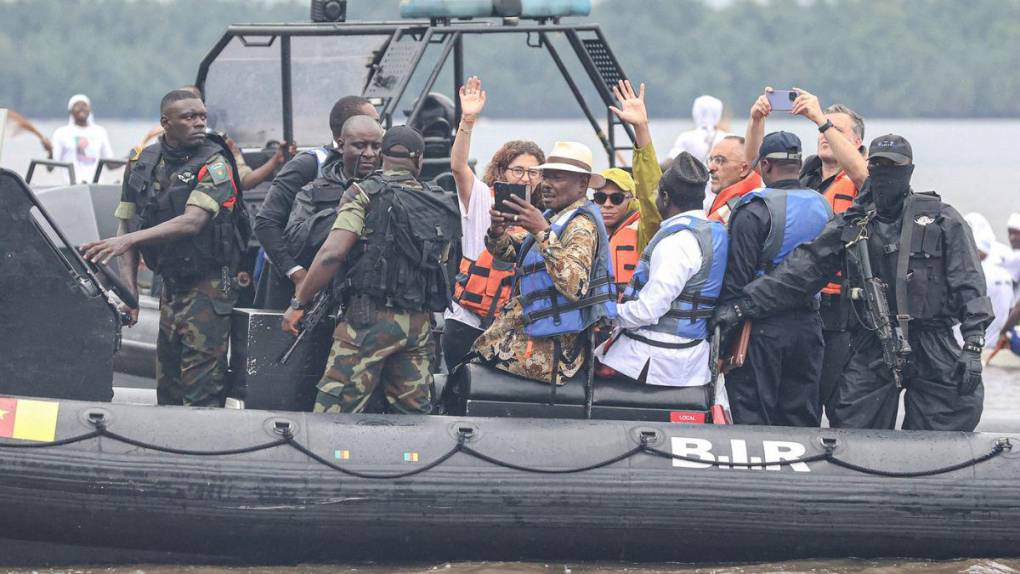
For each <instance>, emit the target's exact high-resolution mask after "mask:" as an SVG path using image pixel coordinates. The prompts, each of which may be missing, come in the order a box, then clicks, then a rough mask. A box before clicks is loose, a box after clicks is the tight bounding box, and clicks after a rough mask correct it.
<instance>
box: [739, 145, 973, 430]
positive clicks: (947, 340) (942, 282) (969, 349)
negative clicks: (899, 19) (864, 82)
mask: <svg viewBox="0 0 1020 574" xmlns="http://www.w3.org/2000/svg"><path fill="white" fill-rule="evenodd" d="M913 170H914V165H913V152H912V150H911V148H910V144H909V143H908V142H907V140H905V139H904V138H902V137H901V136H897V135H893V134H889V135H884V136H881V137H878V138H876V139H875V140H874V141H872V142H871V146H870V148H869V153H868V172H869V174H870V175H869V177H868V180H867V181H866V182H865V185H864V189H863V190H862V195H861V198H860V199H861V200H862V201H861V202H860V203H858V204H855V205H854V206H853V207H851V208H850V209H848V210H847V211H846V213H844V214H842V215H837V216H836V217H835V218H833V220H832V221H831V222H829V224H828V225H827V226H826V228H825V230H824V231H822V233H821V235H819V237H818V238H817V239H816V240H814V241H812V242H810V243H807V244H805V245H802V246H801V247H800V248H798V249H797V250H796V251H794V253H793V254H791V255H790V257H787V258H786V260H785V261H784V262H783V263H782V264H781V265H779V266H778V267H777V268H776V269H774V270H773V271H771V272H770V273H769V274H768V275H765V276H764V277H761V278H759V279H757V280H755V281H754V282H752V283H750V284H748V285H747V286H745V287H744V288H743V290H742V294H741V297H740V298H739V299H738V301H737V303H736V304H737V305H738V306H739V307H740V308H741V310H742V312H743V314H744V316H747V317H760V316H767V315H770V314H773V313H776V312H780V311H782V310H783V309H788V308H790V306H791V305H792V304H795V303H796V302H797V301H800V300H802V299H803V298H804V297H807V296H809V295H810V294H813V293H815V292H817V291H818V290H819V289H820V288H821V287H822V286H823V285H824V284H825V283H826V281H829V280H830V279H831V278H832V277H833V276H834V275H835V274H836V272H837V271H839V270H841V269H845V270H846V272H847V273H846V275H847V284H848V285H849V287H850V289H849V291H850V293H861V292H862V288H863V287H864V286H865V285H864V281H863V278H862V274H863V273H865V272H866V271H867V269H866V267H865V266H863V265H861V264H860V261H862V260H863V257H862V256H861V252H862V250H861V248H862V246H863V247H866V248H867V249H866V251H867V254H868V256H867V261H868V262H869V263H870V269H871V271H872V273H873V274H874V276H875V277H877V278H878V279H879V280H881V281H882V282H883V283H884V284H885V285H887V286H888V287H887V289H886V290H885V291H886V297H885V298H886V299H887V300H888V307H889V308H888V315H887V317H888V319H889V322H890V324H891V325H892V327H893V328H894V329H895V332H896V334H898V337H896V339H900V338H902V339H901V340H905V341H906V343H907V345H902V344H896V345H895V349H896V360H895V361H893V365H890V364H889V363H888V362H887V361H886V360H885V358H884V357H883V352H882V339H880V338H879V335H878V332H877V331H876V328H875V327H876V325H875V323H876V321H875V317H871V316H869V311H870V312H872V313H873V312H874V310H873V309H871V308H870V307H869V306H867V304H866V303H865V301H863V300H861V298H859V297H851V304H852V305H853V307H854V310H855V312H854V313H852V314H851V316H852V317H853V318H854V320H853V321H851V325H850V331H851V337H852V341H853V344H852V346H851V354H850V359H849V362H848V363H847V365H846V368H845V373H846V375H845V377H844V379H843V381H842V382H840V384H839V387H838V388H837V390H836V399H835V408H834V409H833V410H832V413H831V415H830V421H829V422H830V423H831V424H832V426H834V427H849V428H881V429H891V428H893V426H894V425H895V424H896V411H897V408H898V402H899V392H900V386H902V387H903V388H905V389H906V394H905V396H904V400H903V403H904V407H905V411H906V412H905V417H904V419H903V428H904V429H930V430H958V431H972V430H974V427H975V426H976V425H977V423H978V421H979V420H980V418H981V410H982V406H983V401H984V389H983V387H982V384H981V348H982V347H983V346H984V332H985V329H986V328H987V327H988V325H989V324H990V323H991V321H992V307H991V302H990V301H989V299H988V297H987V295H986V293H985V290H986V286H985V280H984V275H983V273H982V271H981V264H980V262H979V260H978V255H977V250H976V248H975V246H974V239H973V237H972V236H971V232H970V228H969V226H968V225H966V223H965V221H964V219H963V217H961V216H960V214H959V213H958V212H957V211H956V210H955V209H953V208H952V207H950V206H949V205H947V204H946V203H944V202H943V201H942V200H941V199H940V198H939V196H938V195H936V194H935V193H930V192H929V193H915V192H913V191H912V190H911V189H910V178H911V175H912V173H913ZM858 257H861V259H858ZM844 292H846V291H844ZM755 320H757V319H755ZM957 323H959V324H960V332H961V334H962V335H963V339H964V346H963V348H962V349H961V348H960V346H959V345H958V344H957V343H956V340H955V339H954V337H953V334H952V328H953V325H955V324H957ZM897 377H899V378H900V383H901V384H897Z"/></svg>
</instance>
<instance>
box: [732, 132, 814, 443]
mask: <svg viewBox="0 0 1020 574" xmlns="http://www.w3.org/2000/svg"><path fill="white" fill-rule="evenodd" d="M754 165H755V166H756V167H758V168H759V171H760V173H761V177H762V181H764V183H765V187H764V188H762V189H759V190H755V191H752V192H750V193H748V194H746V195H744V196H743V197H742V198H741V200H740V202H739V203H737V205H736V206H735V207H734V209H733V212H732V215H731V216H730V224H729V228H730V246H729V256H728V258H727V265H726V276H725V279H724V281H723V292H722V297H721V298H720V300H721V301H722V303H721V304H720V305H719V307H718V308H717V309H716V318H715V321H716V323H718V324H719V326H720V328H721V330H722V331H724V337H723V340H724V341H726V337H725V331H728V330H730V329H732V328H733V327H736V326H737V324H738V323H741V322H742V321H743V320H744V318H745V316H746V315H747V314H746V312H745V310H744V305H743V297H744V295H743V288H744V286H745V285H747V284H748V283H750V282H751V281H753V280H754V279H755V278H756V277H758V276H760V275H762V274H764V273H767V272H768V271H770V270H771V269H773V268H774V267H775V266H776V265H779V264H780V263H781V262H782V261H783V260H784V259H785V258H786V257H787V255H789V254H790V252H792V251H793V250H794V248H796V247H797V246H798V245H800V244H801V243H805V242H808V241H811V240H812V239H814V238H815V237H816V236H817V235H818V233H819V232H821V230H822V228H823V227H825V223H826V222H827V221H828V220H829V217H830V216H831V213H832V212H831V209H830V208H829V204H828V203H827V202H826V201H825V199H824V198H823V197H822V196H821V195H819V194H818V193H817V192H816V191H814V190H810V189H804V188H803V187H802V186H801V184H800V182H799V181H798V179H797V178H798V175H799V174H800V168H801V145H800V139H798V138H797V136H795V135H793V134H791V133H788V132H773V133H770V134H769V135H767V136H765V138H764V139H763V140H762V144H761V148H760V149H759V151H758V158H757V159H756V160H755V162H754ZM816 293H817V290H816V291H815V292H812V293H807V294H805V295H804V296H803V297H801V298H800V300H799V301H797V302H796V304H794V305H791V306H790V307H788V308H786V309H784V310H783V311H782V312H780V313H775V314H772V315H770V316H760V317H758V318H755V320H754V321H753V322H752V327H751V338H750V343H749V345H748V348H747V359H746V361H745V363H744V365H743V366H742V367H740V368H738V369H734V370H733V371H731V372H730V373H728V374H727V375H726V389H727V392H728V393H729V398H730V408H731V410H732V413H733V421H734V422H735V423H737V424H760V425H782V426H818V425H819V423H820V422H821V411H820V409H819V404H818V380H819V377H820V376H821V368H822V352H823V350H824V343H823V341H822V326H821V320H820V319H819V317H818V300H817V297H816Z"/></svg>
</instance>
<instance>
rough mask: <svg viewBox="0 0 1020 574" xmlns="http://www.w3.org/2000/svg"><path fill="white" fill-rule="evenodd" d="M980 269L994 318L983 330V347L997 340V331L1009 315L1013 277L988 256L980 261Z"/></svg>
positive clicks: (993, 345) (992, 346)
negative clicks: (983, 276) (985, 329)
mask: <svg viewBox="0 0 1020 574" xmlns="http://www.w3.org/2000/svg"><path fill="white" fill-rule="evenodd" d="M981 269H982V270H983V271H984V272H985V283H986V285H987V287H988V298H989V299H991V300H992V311H993V312H994V313H995V319H993V320H992V324H991V325H989V326H988V330H987V331H985V347H991V348H994V347H995V345H996V343H998V341H999V331H1001V330H1002V326H1003V325H1005V324H1006V317H1008V316H1009V308H1010V305H1011V304H1012V303H1013V277H1012V276H1011V275H1010V273H1009V271H1007V270H1006V269H1005V268H1003V267H1002V266H1001V265H999V264H997V263H996V262H995V261H993V260H992V259H991V258H990V257H986V258H985V260H984V261H982V262H981Z"/></svg>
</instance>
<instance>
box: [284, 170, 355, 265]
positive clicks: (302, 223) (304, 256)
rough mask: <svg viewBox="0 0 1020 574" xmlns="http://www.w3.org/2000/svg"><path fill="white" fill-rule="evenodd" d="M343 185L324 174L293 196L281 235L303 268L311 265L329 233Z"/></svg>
mask: <svg viewBox="0 0 1020 574" xmlns="http://www.w3.org/2000/svg"><path fill="white" fill-rule="evenodd" d="M346 187H347V186H346V183H342V182H340V181H337V179H335V178H331V177H328V176H325V177H320V178H318V179H315V180H313V181H312V182H310V183H308V184H307V185H305V186H304V187H302V188H301V189H300V190H298V192H297V194H296V195H295V196H294V205H293V206H292V207H291V210H290V217H288V218H287V226H286V227H285V228H284V230H283V239H284V241H285V242H286V244H287V250H288V251H289V252H290V255H291V256H292V257H293V258H294V259H295V260H296V261H297V262H298V264H299V265H301V266H302V267H304V268H305V269H308V268H309V267H311V265H312V261H313V260H314V259H315V254H316V253H318V252H319V248H320V247H322V244H323V243H325V242H326V238H327V237H329V233H330V231H332V229H333V222H334V221H336V213H337V209H338V207H339V204H340V199H341V198H342V197H343V194H344V191H345V189H346Z"/></svg>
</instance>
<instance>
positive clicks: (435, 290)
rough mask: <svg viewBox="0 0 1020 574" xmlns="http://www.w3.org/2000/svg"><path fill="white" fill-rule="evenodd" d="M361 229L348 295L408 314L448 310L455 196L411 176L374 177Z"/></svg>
mask: <svg viewBox="0 0 1020 574" xmlns="http://www.w3.org/2000/svg"><path fill="white" fill-rule="evenodd" d="M358 185H359V186H360V187H361V189H363V190H364V191H365V193H366V194H367V195H368V196H369V198H370V201H369V205H368V208H367V210H366V213H365V227H364V231H363V232H362V235H361V239H360V240H359V241H358V245H357V246H356V248H355V252H354V253H353V254H352V257H351V259H350V261H351V267H350V269H349V271H348V275H347V277H348V279H347V285H348V287H349V290H350V291H351V294H359V295H367V296H369V297H370V298H372V299H373V300H375V301H377V302H379V303H382V304H385V305H392V306H394V307H397V308H400V309H403V310H407V311H434V312H439V311H442V310H444V309H446V308H447V307H448V306H449V304H450V300H451V298H452V296H453V278H454V277H455V276H456V274H457V266H458V265H459V263H460V237H461V228H460V209H459V208H458V207H457V199H456V196H455V195H454V194H452V193H450V192H448V191H445V190H443V189H442V188H439V187H436V186H432V185H429V184H427V183H420V182H417V181H415V180H413V179H411V178H410V176H405V177H401V176H397V177H388V176H385V175H376V176H373V177H371V178H369V179H367V180H365V181H363V182H361V183H359V184H358Z"/></svg>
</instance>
